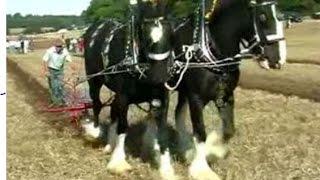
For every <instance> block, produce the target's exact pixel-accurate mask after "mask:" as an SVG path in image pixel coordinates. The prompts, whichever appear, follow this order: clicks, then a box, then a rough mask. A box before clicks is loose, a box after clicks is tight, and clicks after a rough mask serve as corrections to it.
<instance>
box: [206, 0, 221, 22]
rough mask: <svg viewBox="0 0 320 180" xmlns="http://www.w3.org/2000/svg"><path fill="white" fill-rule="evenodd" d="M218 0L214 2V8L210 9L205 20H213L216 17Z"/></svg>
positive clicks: (213, 0)
mask: <svg viewBox="0 0 320 180" xmlns="http://www.w3.org/2000/svg"><path fill="white" fill-rule="evenodd" d="M217 2H218V0H212V6H211V8H210V11H209V12H207V13H206V15H205V18H206V19H207V20H209V19H211V18H213V16H214V11H215V10H216V7H217V6H216V5H217Z"/></svg>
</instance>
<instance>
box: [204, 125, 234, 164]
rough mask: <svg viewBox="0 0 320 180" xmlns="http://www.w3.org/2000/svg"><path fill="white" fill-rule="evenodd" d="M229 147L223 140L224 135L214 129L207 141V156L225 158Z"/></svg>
mask: <svg viewBox="0 0 320 180" xmlns="http://www.w3.org/2000/svg"><path fill="white" fill-rule="evenodd" d="M228 151H229V150H228V147H227V145H226V144H224V143H223V141H222V136H221V135H219V133H218V132H216V131H213V132H212V133H210V134H209V136H208V137H207V141H206V156H207V157H209V156H212V155H213V156H215V157H217V158H219V159H223V158H225V157H226V156H227V154H228Z"/></svg>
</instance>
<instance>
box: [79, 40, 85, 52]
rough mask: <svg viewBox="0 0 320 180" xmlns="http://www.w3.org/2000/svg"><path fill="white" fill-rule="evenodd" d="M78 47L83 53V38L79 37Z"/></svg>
mask: <svg viewBox="0 0 320 180" xmlns="http://www.w3.org/2000/svg"><path fill="white" fill-rule="evenodd" d="M78 49H79V53H80V54H82V53H83V51H84V39H83V38H79V41H78Z"/></svg>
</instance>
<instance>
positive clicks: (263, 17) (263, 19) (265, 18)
mask: <svg viewBox="0 0 320 180" xmlns="http://www.w3.org/2000/svg"><path fill="white" fill-rule="evenodd" d="M259 19H260V21H261V22H266V21H267V16H266V15H265V14H260V16H259Z"/></svg>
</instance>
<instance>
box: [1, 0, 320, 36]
mask: <svg viewBox="0 0 320 180" xmlns="http://www.w3.org/2000/svg"><path fill="white" fill-rule="evenodd" d="M162 1H165V3H168V4H169V6H170V7H171V9H172V14H173V15H174V16H177V17H181V16H185V15H187V14H188V13H190V12H192V11H193V10H194V7H195V5H196V4H195V2H196V1H194V0H162ZM277 2H278V5H279V6H278V7H279V9H280V10H282V11H295V12H300V13H302V14H306V15H308V14H309V15H310V14H311V13H313V12H317V11H320V0H278V1H277ZM128 12H129V0H91V2H90V5H89V7H88V8H87V9H86V10H84V11H83V12H82V14H81V16H51V15H45V16H38V15H26V16H22V15H21V14H20V13H16V14H13V15H11V14H8V15H7V33H8V29H9V28H21V27H22V28H26V30H25V33H39V32H41V28H42V27H52V28H54V29H55V30H58V29H61V28H67V29H68V28H71V27H72V25H74V26H77V27H79V26H84V25H85V24H89V23H91V22H94V21H96V20H99V19H103V18H106V17H109V18H117V19H119V20H123V21H124V20H126V19H127V18H128Z"/></svg>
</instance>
